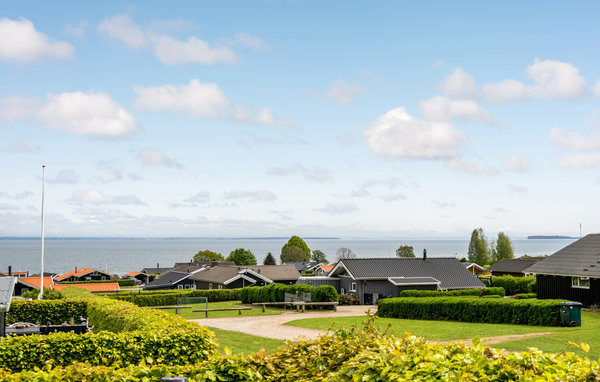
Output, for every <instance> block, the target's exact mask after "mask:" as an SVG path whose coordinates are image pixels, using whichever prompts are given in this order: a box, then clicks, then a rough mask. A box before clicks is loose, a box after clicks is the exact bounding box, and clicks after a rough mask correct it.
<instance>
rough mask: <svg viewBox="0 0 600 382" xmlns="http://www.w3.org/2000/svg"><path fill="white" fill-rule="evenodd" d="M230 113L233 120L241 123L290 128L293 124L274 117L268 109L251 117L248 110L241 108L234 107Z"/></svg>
mask: <svg viewBox="0 0 600 382" xmlns="http://www.w3.org/2000/svg"><path fill="white" fill-rule="evenodd" d="M231 111H232V114H233V119H234V120H235V121H237V122H241V123H249V124H254V125H265V126H292V125H293V124H294V123H293V122H292V121H290V120H289V119H286V118H279V117H276V116H275V114H274V113H273V110H271V108H269V107H263V108H262V109H260V110H259V112H258V115H257V116H253V115H252V111H251V110H250V109H249V108H247V107H242V106H235V107H233V109H232V110H231Z"/></svg>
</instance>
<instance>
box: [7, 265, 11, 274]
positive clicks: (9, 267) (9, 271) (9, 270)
mask: <svg viewBox="0 0 600 382" xmlns="http://www.w3.org/2000/svg"><path fill="white" fill-rule="evenodd" d="M8 275H9V276H12V266H10V265H9V266H8Z"/></svg>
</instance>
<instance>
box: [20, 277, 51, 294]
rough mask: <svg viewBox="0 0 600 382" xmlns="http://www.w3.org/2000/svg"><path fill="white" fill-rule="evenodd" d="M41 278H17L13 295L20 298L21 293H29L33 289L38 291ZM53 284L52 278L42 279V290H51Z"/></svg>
mask: <svg viewBox="0 0 600 382" xmlns="http://www.w3.org/2000/svg"><path fill="white" fill-rule="evenodd" d="M41 281H42V280H41V278H40V277H39V276H37V277H36V276H29V277H19V278H17V282H16V284H15V289H14V294H15V296H20V295H22V294H23V292H27V291H31V290H34V289H37V290H39V289H40V284H41ZM53 284H54V280H53V279H52V277H44V288H51V287H52V286H53Z"/></svg>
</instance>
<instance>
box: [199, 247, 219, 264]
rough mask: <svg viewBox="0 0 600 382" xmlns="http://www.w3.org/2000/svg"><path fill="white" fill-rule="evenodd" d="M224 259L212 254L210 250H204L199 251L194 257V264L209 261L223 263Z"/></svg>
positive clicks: (214, 253) (215, 253) (217, 254)
mask: <svg viewBox="0 0 600 382" xmlns="http://www.w3.org/2000/svg"><path fill="white" fill-rule="evenodd" d="M223 260H225V258H224V257H223V255H221V254H220V253H217V252H213V251H211V250H208V249H205V250H204V251H200V252H198V253H196V254H195V255H194V262H196V263H205V262H210V261H223Z"/></svg>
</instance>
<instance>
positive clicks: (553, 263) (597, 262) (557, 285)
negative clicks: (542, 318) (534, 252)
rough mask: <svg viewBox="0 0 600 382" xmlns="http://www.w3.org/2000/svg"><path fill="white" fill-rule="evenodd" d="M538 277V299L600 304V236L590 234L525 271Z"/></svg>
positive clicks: (586, 304) (587, 304) (588, 304)
mask: <svg viewBox="0 0 600 382" xmlns="http://www.w3.org/2000/svg"><path fill="white" fill-rule="evenodd" d="M525 271H526V272H527V273H532V274H534V275H535V278H536V285H537V297H538V298H544V299H545V298H559V299H567V300H572V301H579V302H581V303H582V304H584V305H585V306H590V305H598V304H600V234H590V235H586V236H584V237H583V238H581V239H579V240H577V241H575V242H573V243H571V244H570V245H568V246H566V247H564V248H563V249H561V250H559V251H557V252H555V253H553V254H552V255H550V256H548V257H545V258H543V259H541V260H540V261H539V262H536V263H535V264H533V265H531V266H530V267H529V268H527V269H526V270H525Z"/></svg>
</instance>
